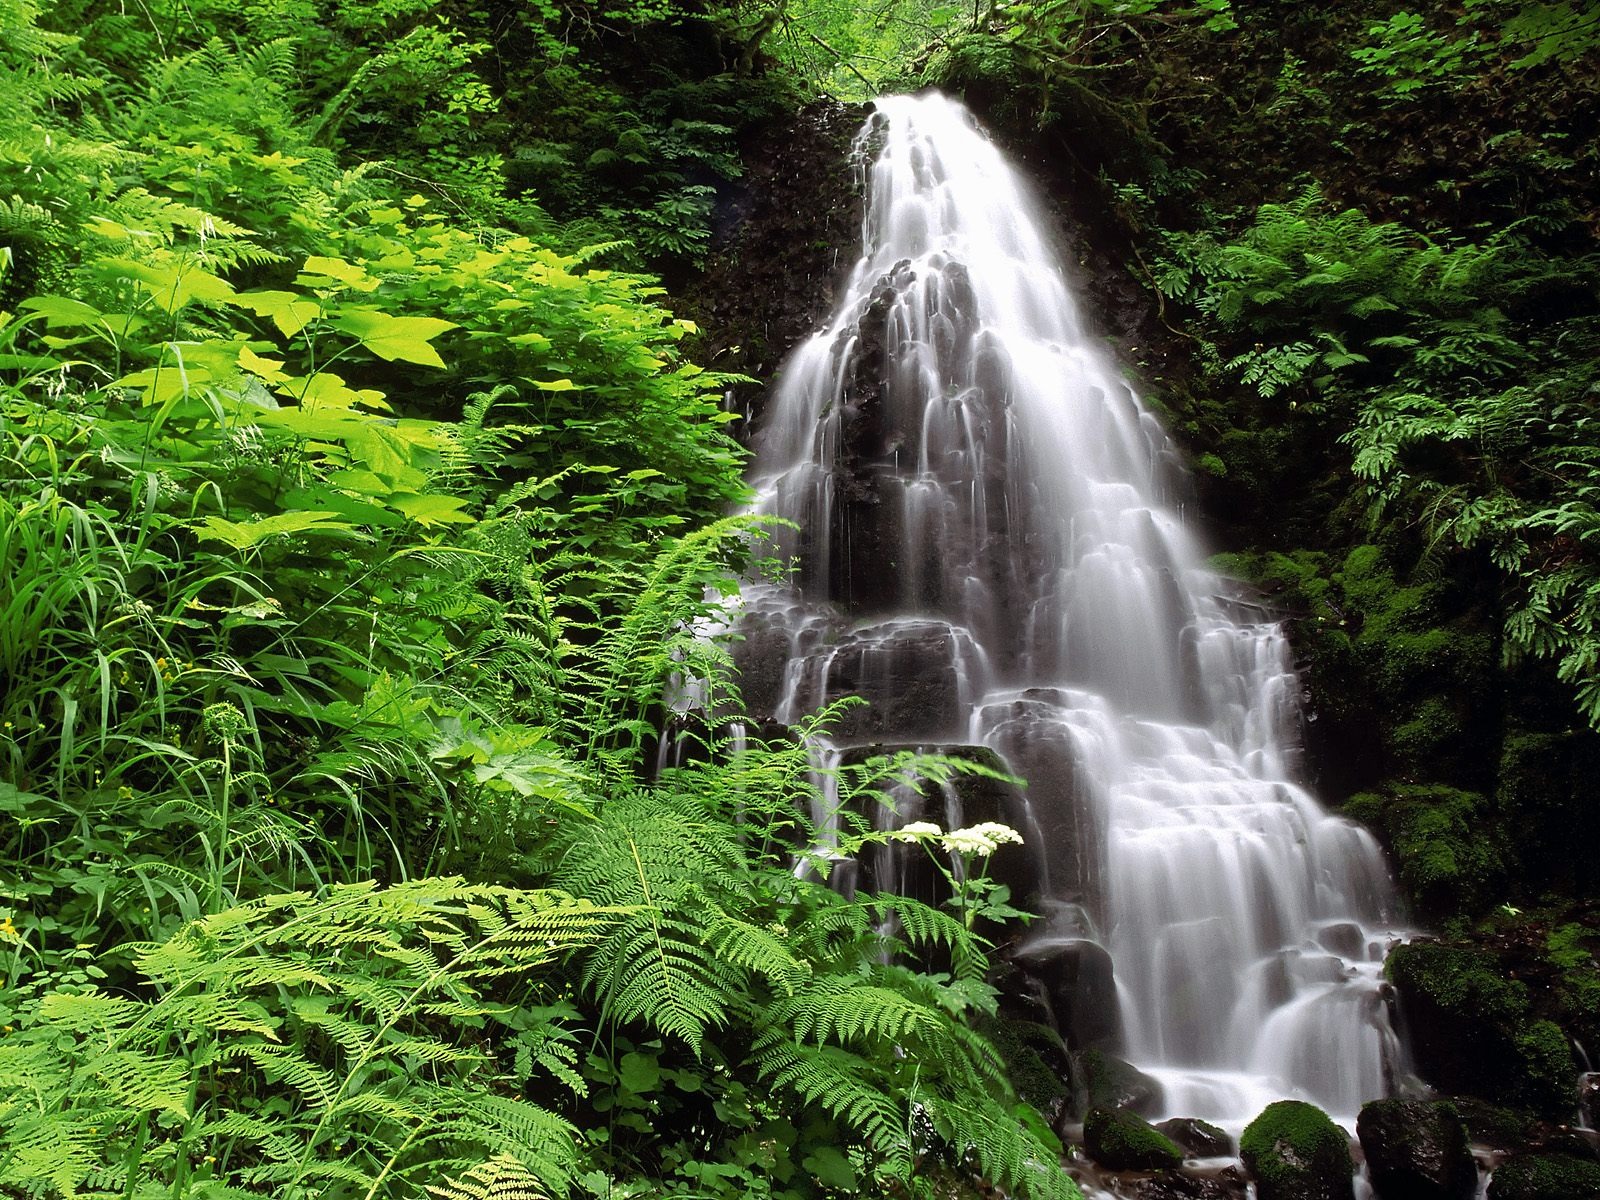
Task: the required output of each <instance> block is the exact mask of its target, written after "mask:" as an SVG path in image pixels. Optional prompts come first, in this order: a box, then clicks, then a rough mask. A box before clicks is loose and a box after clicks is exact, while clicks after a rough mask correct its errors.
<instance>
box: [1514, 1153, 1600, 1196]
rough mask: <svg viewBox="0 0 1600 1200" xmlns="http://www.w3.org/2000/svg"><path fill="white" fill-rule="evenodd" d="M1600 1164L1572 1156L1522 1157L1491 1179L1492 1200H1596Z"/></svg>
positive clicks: (1599, 1180) (1544, 1155) (1598, 1189)
mask: <svg viewBox="0 0 1600 1200" xmlns="http://www.w3.org/2000/svg"><path fill="white" fill-rule="evenodd" d="M1596 1196H1600V1163H1595V1162H1591V1161H1589V1160H1587V1159H1583V1158H1578V1157H1577V1156H1575V1155H1571V1154H1519V1155H1517V1156H1516V1157H1515V1158H1512V1159H1509V1160H1508V1161H1506V1162H1505V1163H1504V1164H1502V1165H1501V1166H1499V1167H1498V1168H1496V1169H1495V1173H1494V1174H1493V1175H1491V1176H1490V1177H1489V1200H1595V1197H1596Z"/></svg>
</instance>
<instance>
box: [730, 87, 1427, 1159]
mask: <svg viewBox="0 0 1600 1200" xmlns="http://www.w3.org/2000/svg"><path fill="white" fill-rule="evenodd" d="M858 149H859V151H860V152H861V154H862V162H863V163H864V164H868V165H867V166H866V172H867V174H866V180H865V183H866V187H867V189H868V191H867V203H866V214H865V219H864V227H863V230H862V238H863V252H862V257H861V259H860V260H859V261H858V262H857V264H856V266H855V269H854V272H853V273H852V275H851V277H850V280H849V283H848V285H847V286H846V288H845V289H844V298H843V300H842V301H841V303H840V305H839V307H838V310H837V311H836V312H835V313H834V314H833V316H832V319H831V320H830V322H829V324H828V326H827V327H826V328H825V329H823V330H822V331H820V332H819V333H817V334H816V335H815V336H813V337H812V338H811V339H810V340H809V341H807V342H806V343H804V344H803V345H801V346H800V347H799V348H797V349H796V350H795V352H794V353H793V355H792V357H791V358H790V359H789V361H788V363H787V364H786V366H785V367H784V369H783V371H782V374H781V376H780V378H779V380H778V381H777V383H776V385H775V389H774V393H773V396H772V398H771V400H770V402H769V403H770V407H769V409H768V411H767V413H766V416H765V420H764V422H763V425H762V427H761V431H760V434H759V436H758V439H757V459H756V466H755V471H754V476H753V483H754V485H755V487H756V489H757V491H758V495H759V501H758V505H757V507H758V509H759V510H760V511H764V512H769V513H774V514H777V515H780V516H784V517H787V518H789V519H791V520H793V521H795V522H796V523H797V524H798V525H799V526H800V532H799V533H797V534H792V535H786V540H785V544H784V547H783V548H784V550H785V551H786V552H787V553H789V554H790V555H793V556H794V557H795V558H796V559H797V560H798V561H799V564H800V568H799V570H798V572H797V582H796V583H795V585H794V586H793V587H775V586H769V587H761V586H755V587H753V588H752V589H751V591H750V593H749V594H748V595H747V596H746V601H745V605H746V610H747V613H748V614H749V616H748V617H747V626H746V627H747V629H748V630H749V631H750V633H749V637H750V644H751V645H752V647H753V649H752V650H751V651H750V653H752V654H755V655H757V656H759V655H760V654H762V653H765V654H767V655H769V657H770V656H774V655H775V656H776V658H777V660H778V664H779V665H778V666H776V667H773V668H772V669H771V674H772V676H773V678H774V679H775V680H776V682H775V683H774V684H773V687H772V688H771V689H770V690H771V692H772V696H771V701H770V708H771V710H772V715H774V716H775V717H776V718H777V719H779V720H781V721H794V720H796V719H797V718H799V717H800V716H801V715H802V714H804V713H805V712H807V711H810V710H811V709H813V708H814V707H816V706H817V705H818V704H819V703H821V702H823V701H824V700H826V699H828V698H831V697H833V696H837V695H841V694H848V693H852V692H855V693H860V694H863V695H865V696H867V698H868V699H869V700H871V701H872V702H873V707H872V708H871V709H870V710H867V712H866V713H865V714H858V715H857V716H856V717H855V718H854V719H853V720H852V721H847V722H846V725H845V728H844V730H843V732H842V733H841V734H840V736H839V737H838V738H837V739H836V741H837V742H838V743H841V744H848V743H850V742H852V741H854V742H858V743H868V742H884V741H888V742H897V743H916V744H926V745H932V744H944V745H952V744H956V745H959V744H972V745H978V744H981V745H984V746H987V747H990V748H991V749H993V750H995V751H997V752H998V753H999V754H1000V755H1001V756H1002V757H1003V758H1004V759H1005V760H1006V762H1007V763H1008V764H1010V766H1011V768H1012V769H1013V770H1014V771H1016V772H1017V773H1018V774H1021V775H1025V776H1026V777H1028V779H1029V781H1030V787H1029V788H1028V789H1027V791H1026V792H1025V793H1022V794H1020V795H1019V797H1018V798H1017V799H1016V800H1015V802H1014V804H1013V807H1012V809H1011V810H1010V811H1008V812H1006V813H1003V814H1001V816H1002V819H1006V820H1008V821H1009V823H1011V824H1013V825H1016V826H1018V827H1019V828H1021V829H1022V830H1023V831H1024V832H1025V833H1027V834H1028V835H1029V840H1030V846H1029V852H1030V853H1031V854H1032V856H1033V857H1032V865H1031V868H1030V871H1029V876H1030V881H1031V882H1030V886H1031V890H1032V892H1033V895H1032V897H1031V899H1032V900H1033V902H1034V903H1036V904H1039V905H1041V906H1043V907H1045V908H1046V909H1047V911H1048V913H1049V919H1047V920H1045V921H1042V922H1040V923H1039V924H1038V925H1037V926H1036V927H1035V929H1034V931H1033V932H1032V933H1030V934H1029V942H1028V944H1026V945H1024V946H1023V947H1022V948H1021V950H1020V954H1021V956H1022V957H1023V958H1024V959H1025V960H1029V961H1047V960H1048V959H1049V958H1050V957H1051V956H1052V955H1055V954H1067V955H1071V954H1073V953H1075V952H1078V951H1081V949H1082V948H1083V947H1084V946H1085V945H1086V944H1094V945H1096V946H1098V947H1102V948H1103V949H1104V950H1105V951H1107V952H1109V956H1110V961H1111V963H1112V964H1113V966H1114V971H1115V996H1116V997H1117V1000H1116V1004H1117V1007H1118V1009H1119V1011H1118V1012H1116V1013H1099V1014H1087V1015H1086V1014H1082V1013H1080V1014H1078V1020H1077V1022H1076V1023H1077V1025H1078V1026H1080V1027H1082V1026H1085V1025H1087V1026H1089V1027H1095V1028H1099V1029H1101V1030H1102V1031H1104V1032H1103V1033H1102V1035H1100V1040H1101V1041H1102V1042H1104V1043H1106V1044H1107V1046H1108V1048H1109V1049H1111V1050H1112V1051H1113V1052H1116V1053H1120V1054H1122V1055H1124V1056H1125V1057H1127V1058H1128V1059H1129V1060H1131V1061H1132V1062H1133V1063H1135V1064H1136V1065H1137V1066H1139V1067H1140V1068H1141V1069H1143V1070H1145V1071H1147V1072H1149V1073H1150V1074H1152V1075H1154V1076H1155V1077H1157V1078H1158V1079H1159V1080H1160V1081H1161V1083H1162V1084H1163V1088H1164V1097H1163V1099H1162V1100H1161V1101H1160V1102H1159V1104H1158V1105H1157V1109H1158V1111H1159V1113H1160V1114H1163V1115H1165V1114H1171V1115H1184V1116H1200V1117H1205V1118H1208V1119H1211V1120H1214V1121H1218V1122H1219V1123H1222V1124H1225V1125H1229V1126H1231V1127H1233V1128H1234V1129H1235V1130H1237V1128H1238V1127H1239V1126H1241V1125H1242V1124H1243V1123H1244V1122H1246V1121H1248V1120H1249V1119H1250V1118H1251V1117H1253V1116H1254V1115H1255V1114H1256V1113H1257V1112H1259V1111H1260V1110H1261V1108H1262V1107H1264V1106H1265V1104H1267V1103H1268V1102H1270V1101H1272V1100H1275V1099H1280V1098H1283V1097H1300V1098H1304V1099H1309V1100H1312V1101H1314V1102H1315V1103H1317V1104H1319V1105H1321V1106H1323V1107H1324V1108H1326V1109H1327V1110H1328V1111H1330V1112H1331V1113H1333V1114H1334V1115H1335V1116H1336V1118H1342V1119H1343V1120H1345V1121H1346V1122H1349V1121H1351V1120H1352V1119H1353V1116H1354V1114H1355V1112H1356V1110H1357V1109H1358V1108H1359V1106H1360V1104H1361V1102H1362V1101H1364V1100H1367V1099H1371V1098H1374V1097H1377V1096H1380V1095H1383V1094H1385V1093H1386V1091H1387V1090H1388V1086H1389V1081H1390V1076H1391V1075H1392V1072H1393V1070H1394V1065H1395V1058H1396V1054H1397V1048H1396V1044H1395V1038H1394V1035H1393V1033H1392V1031H1391V1029H1390V1026H1389V1023H1388V1020H1387V1017H1386V1014H1385V1010H1384V1006H1383V1005H1382V1004H1381V1002H1380V999H1379V986H1380V985H1379V969H1380V964H1381V959H1382V955H1383V953H1384V951H1385V950H1386V948H1387V946H1388V945H1389V944H1390V942H1391V941H1392V940H1393V938H1394V937H1395V936H1396V935H1395V933H1394V932H1393V925H1392V922H1393V921H1394V919H1395V900H1394V895H1393V889H1392V886H1391V883H1390V881H1389V878H1388V875H1387V871H1386V867H1385V864H1384V861H1383V858H1382V855H1381V853H1380V851H1379V849H1378V847H1377V845H1376V843H1375V842H1374V841H1373V839H1372V838H1371V837H1370V835H1368V834H1367V833H1366V832H1365V831H1363V830H1361V829H1359V828H1357V827H1356V826H1354V825H1352V824H1350V823H1349V822H1346V821H1344V820H1341V819H1338V818H1335V817H1332V816H1329V815H1328V814H1327V813H1325V812H1324V811H1322V809H1321V808H1320V807H1319V806H1318V805H1317V803H1316V801H1315V800H1314V799H1313V798H1312V797H1311V796H1310V795H1309V794H1308V793H1307V792H1306V790H1305V789H1304V788H1303V787H1302V786H1301V785H1300V784H1298V783H1297V782H1295V770H1296V764H1295V740H1294V738H1295V729H1296V727H1297V724H1298V713H1297V709H1296V705H1297V699H1298V685H1297V683H1296V680H1295V677H1294V674H1293V671H1292V669H1291V667H1290V665H1289V657H1288V651H1287V647H1286V644H1285V642H1284V638H1283V636H1282V633H1281V632H1280V630H1279V629H1278V627H1277V626H1276V625H1275V624H1273V623H1272V622H1270V621H1269V620H1267V619H1265V617H1263V616H1262V615H1261V614H1259V613H1258V612H1256V611H1254V610H1253V609H1252V608H1251V607H1250V606H1249V605H1248V604H1246V603H1244V602H1243V601H1242V600H1241V598H1240V596H1239V594H1238V592H1237V591H1236V589H1234V588H1233V587H1232V586H1231V585H1229V584H1227V583H1225V582H1224V581H1222V580H1220V579H1219V578H1217V577H1216V576H1215V575H1213V574H1212V573H1210V572H1209V571H1208V570H1207V569H1206V568H1205V565H1204V554H1203V551H1202V549H1201V547H1200V546H1199V545H1198V544H1197V543H1196V540H1195V538H1194V537H1193V535H1192V534H1191V532H1190V531H1189V530H1188V529H1187V528H1186V527H1185V524H1184V521H1183V518H1182V514H1181V510H1180V508H1179V506H1178V503H1177V496H1178V494H1179V489H1180V488H1181V485H1182V475H1181V468H1180V467H1179V465H1178V463H1177V455H1176V453H1175V450H1174V447H1173V445H1172V443H1171V441H1170V440H1169V439H1168V437H1167V435H1166V434H1165V432H1164V431H1163V430H1162V429H1161V428H1160V426H1159V425H1158V423H1157V422H1156V420H1155V418H1154V417H1153V416H1152V415H1151V414H1150V412H1149V411H1148V410H1146V409H1145V407H1144V406H1143V405H1142V404H1141V402H1140V400H1139V397H1138V396H1137V395H1136V394H1135V393H1134V392H1133V390H1132V389H1131V388H1130V387H1129V385H1128V383H1127V382H1126V381H1125V379H1124V378H1123V375H1122V372H1121V371H1120V370H1119V369H1118V367H1117V364H1116V363H1115V362H1114V361H1113V359H1112V358H1111V357H1110V355H1109V354H1108V353H1107V352H1106V350H1105V349H1104V348H1103V347H1102V345H1101V343H1100V340H1099V339H1098V338H1097V337H1095V336H1094V334H1093V333H1092V332H1091V331H1090V330H1089V329H1087V328H1086V326H1085V323H1084V321H1083V320H1082V318H1081V317H1080V314H1079V311H1078V303H1077V300H1076V299H1075V297H1074V295H1073V293H1072V290H1071V288H1070V286H1069V284H1068V281H1067V279H1066V277H1065V275H1064V272H1063V269H1062V264H1061V262H1060V256H1059V254H1058V253H1057V251H1056V249H1055V248H1054V247H1053V245H1052V244H1051V241H1050V239H1049V237H1048V236H1047V234H1046V233H1045V224H1044V222H1043V221H1042V219H1041V217H1040V215H1039V213H1038V212H1037V211H1036V208H1035V205H1034V203H1033V202H1032V201H1031V200H1030V198H1029V196H1028V194H1027V192H1026V189H1025V188H1024V186H1023V185H1022V183H1021V181H1020V180H1019V178H1018V176H1017V175H1016V173H1015V172H1014V171H1013V170H1012V168H1011V167H1010V166H1009V165H1008V163H1007V162H1006V161H1005V160H1004V158H1003V157H1002V156H1001V154H1000V153H999V152H998V151H997V150H996V149H995V147H994V146H993V145H992V144H991V143H990V142H989V141H988V139H987V138H986V137H985V136H984V135H983V134H982V132H981V131H979V130H978V129H977V128H976V126H975V125H974V122H973V121H972V119H971V117H970V116H969V115H968V114H967V112H966V111H965V110H964V109H963V108H962V107H961V106H960V105H959V104H957V103H955V102H954V101H952V100H949V99H946V98H944V97H942V96H938V95H923V96H918V97H892V98H888V99H884V100H880V101H879V102H878V104H877V110H876V113H875V114H874V116H873V117H872V118H871V119H870V121H869V122H868V124H867V126H866V127H865V128H864V129H863V131H862V134H861V136H860V139H859V143H858ZM830 749H832V750H833V751H835V752H837V751H838V750H839V749H840V746H839V745H835V746H833V747H831V748H830ZM901 819H906V818H905V817H904V815H903V816H902V818H901ZM1002 853H1005V852H1002ZM1106 995H1107V996H1108V997H1109V992H1107V993H1106ZM1105 1003H1106V1004H1110V1003H1111V1001H1110V1000H1109V998H1108V999H1107V1000H1106V1001H1105ZM1057 1016H1058V1017H1060V1018H1062V1020H1063V1023H1064V1024H1065V1023H1067V1014H1064V1013H1059V1012H1058V1013H1057ZM1118 1030H1120V1033H1119V1032H1118Z"/></svg>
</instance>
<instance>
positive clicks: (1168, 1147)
mask: <svg viewBox="0 0 1600 1200" xmlns="http://www.w3.org/2000/svg"><path fill="white" fill-rule="evenodd" d="M1083 1148H1084V1149H1085V1150H1086V1151H1088V1153H1089V1157H1090V1158H1092V1159H1094V1161H1095V1162H1097V1163H1099V1164H1100V1165H1101V1166H1102V1167H1105V1168H1107V1169H1108V1170H1111V1171H1157V1170H1160V1169H1162V1168H1163V1167H1176V1166H1179V1165H1180V1164H1182V1162H1183V1151H1182V1150H1180V1149H1179V1148H1178V1146H1177V1144H1176V1143H1175V1142H1173V1140H1172V1139H1171V1138H1169V1137H1167V1135H1166V1134H1164V1133H1162V1132H1161V1131H1160V1130H1159V1129H1157V1128H1156V1127H1155V1126H1154V1125H1152V1124H1150V1122H1149V1121H1146V1120H1145V1119H1144V1118H1143V1117H1141V1116H1139V1115H1138V1114H1137V1113H1132V1112H1129V1111H1128V1110H1127V1109H1125V1108H1108V1107H1106V1106H1104V1105H1102V1106H1100V1107H1098V1108H1091V1109H1090V1110H1089V1115H1088V1116H1086V1117H1085V1118H1084V1119H1083Z"/></svg>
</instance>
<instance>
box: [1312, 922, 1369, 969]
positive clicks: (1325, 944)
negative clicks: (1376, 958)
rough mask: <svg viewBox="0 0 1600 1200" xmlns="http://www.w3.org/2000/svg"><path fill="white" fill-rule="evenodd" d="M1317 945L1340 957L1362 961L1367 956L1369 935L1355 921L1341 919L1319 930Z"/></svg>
mask: <svg viewBox="0 0 1600 1200" xmlns="http://www.w3.org/2000/svg"><path fill="white" fill-rule="evenodd" d="M1317 945H1319V946H1321V947H1322V948H1323V949H1324V950H1326V951H1328V953H1330V954H1337V955H1338V956H1339V957H1340V958H1345V959H1351V960H1353V961H1360V960H1362V959H1364V958H1366V957H1367V935H1366V933H1365V932H1363V931H1362V928H1361V926H1359V925H1357V924H1356V923H1355V922H1354V921H1339V922H1336V923H1335V924H1332V925H1326V926H1324V927H1323V928H1322V929H1320V930H1318V932H1317Z"/></svg>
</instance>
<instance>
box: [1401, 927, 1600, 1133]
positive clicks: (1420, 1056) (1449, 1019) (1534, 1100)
mask: <svg viewBox="0 0 1600 1200" xmlns="http://www.w3.org/2000/svg"><path fill="white" fill-rule="evenodd" d="M1384 969H1385V972H1386V973H1387V974H1388V976H1389V978H1390V980H1391V981H1392V982H1393V983H1394V985H1395V989H1396V991H1397V992H1398V993H1399V997H1400V1008H1401V1011H1402V1013H1403V1014H1404V1016H1405V1019H1406V1025H1407V1028H1408V1029H1409V1030H1410V1033H1411V1050H1412V1054H1413V1056H1414V1057H1415V1060H1416V1064H1417V1069H1418V1071H1419V1072H1420V1073H1421V1074H1422V1076H1423V1078H1424V1079H1426V1080H1428V1082H1430V1083H1432V1084H1434V1085H1435V1086H1437V1087H1440V1088H1442V1089H1444V1090H1445V1091H1450V1092H1466V1093H1469V1094H1471V1095H1476V1096H1483V1097H1486V1098H1488V1099H1492V1100H1497V1101H1509V1102H1510V1103H1512V1104H1515V1105H1518V1106H1520V1107H1523V1108H1528V1109H1531V1110H1533V1111H1534V1112H1538V1113H1541V1114H1543V1115H1546V1116H1551V1117H1556V1118H1563V1119H1564V1118H1566V1117H1567V1116H1569V1115H1570V1114H1571V1113H1572V1111H1573V1110H1574V1109H1575V1107H1576V1104H1577V1096H1576V1090H1575V1087H1574V1080H1575V1078H1576V1075H1575V1071H1574V1068H1573V1065H1572V1058H1571V1052H1570V1050H1569V1048H1568V1045H1567V1038H1566V1035H1565V1034H1563V1033H1562V1031H1561V1028H1560V1026H1558V1025H1556V1024H1555V1023H1554V1022H1552V1021H1548V1020H1540V1019H1538V1018H1537V1017H1536V1015H1535V1014H1534V1012H1533V1006H1532V1003H1531V1001H1530V999H1529V996H1528V989H1527V988H1526V987H1525V986H1524V985H1523V984H1522V983H1521V982H1520V981H1519V980H1515V979H1510V978H1507V977H1506V976H1505V975H1504V974H1503V973H1502V972H1501V971H1500V970H1498V969H1497V964H1496V962H1495V960H1494V958H1493V956H1491V955H1490V954H1488V953H1486V952H1483V951H1480V950H1475V949H1470V948H1466V947H1459V946H1444V945H1440V944H1438V943H1435V942H1410V943H1407V944H1406V945H1403V946H1400V947H1397V948H1396V949H1395V950H1394V952H1393V953H1391V954H1390V955H1389V959H1388V962H1387V963H1386V965H1385V968H1384Z"/></svg>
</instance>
